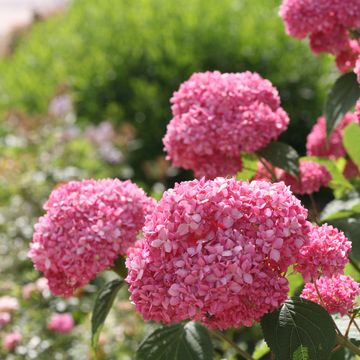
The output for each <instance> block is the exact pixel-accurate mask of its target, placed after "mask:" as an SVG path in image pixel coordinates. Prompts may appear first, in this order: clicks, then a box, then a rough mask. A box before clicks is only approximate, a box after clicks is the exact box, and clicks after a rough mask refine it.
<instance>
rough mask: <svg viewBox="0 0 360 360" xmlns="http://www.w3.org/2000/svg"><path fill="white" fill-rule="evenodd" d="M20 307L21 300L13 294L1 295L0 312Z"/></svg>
mask: <svg viewBox="0 0 360 360" xmlns="http://www.w3.org/2000/svg"><path fill="white" fill-rule="evenodd" d="M18 308H19V302H18V300H17V298H15V297H13V296H1V297H0V312H11V311H15V310H17V309H18Z"/></svg>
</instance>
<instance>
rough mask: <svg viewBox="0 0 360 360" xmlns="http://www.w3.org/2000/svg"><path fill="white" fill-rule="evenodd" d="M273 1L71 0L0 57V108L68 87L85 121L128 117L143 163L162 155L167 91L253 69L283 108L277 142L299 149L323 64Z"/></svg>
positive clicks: (35, 108)
mask: <svg viewBox="0 0 360 360" xmlns="http://www.w3.org/2000/svg"><path fill="white" fill-rule="evenodd" d="M279 3H280V2H279V0H266V1H264V0H223V1H221V2H219V1H217V0H178V1H176V2H175V1H169V0H136V1H131V0H77V1H74V2H73V5H72V6H71V7H70V9H69V11H68V12H67V13H65V14H61V15H58V16H56V17H54V18H51V19H50V20H47V21H45V22H40V23H38V24H36V25H35V26H34V28H33V29H32V31H31V32H30V33H29V34H27V35H25V36H24V37H23V38H22V39H20V40H19V41H18V44H17V48H16V50H15V53H14V54H13V55H12V56H11V57H9V58H7V59H5V60H3V61H1V62H0V74H1V76H0V112H3V113H4V112H5V111H7V110H9V109H11V108H18V109H22V110H25V111H26V112H30V113H39V112H43V111H44V110H45V109H46V107H47V104H48V102H49V100H50V99H51V98H52V96H53V95H54V94H55V93H56V92H57V89H58V88H59V86H68V87H69V88H70V90H71V92H72V94H73V96H74V98H75V102H76V109H77V112H78V115H79V118H80V119H81V121H83V122H100V121H101V120H103V119H108V118H110V119H112V120H113V121H114V122H116V123H122V122H125V121H127V122H131V123H132V124H133V125H134V126H135V128H136V130H137V135H138V138H139V139H140V143H139V146H138V148H137V149H136V150H135V151H134V152H133V153H132V154H131V156H130V163H131V164H132V165H133V166H134V169H135V175H136V178H137V179H141V180H147V181H149V180H150V179H149V177H148V176H147V174H146V173H145V172H144V168H143V162H144V161H145V160H149V159H154V158H156V157H157V156H158V155H161V154H162V143H161V138H162V136H163V134H164V133H165V130H166V124H167V122H168V121H169V120H170V118H171V113H170V105H169V98H170V97H171V94H172V92H173V91H174V90H176V89H177V88H178V86H179V84H180V83H181V82H182V81H184V80H186V79H187V78H188V77H189V76H190V75H191V74H192V73H193V72H195V71H205V70H215V69H216V70H220V71H227V72H241V71H245V70H251V71H257V72H259V73H260V74H261V75H262V76H264V77H265V78H268V79H269V80H271V81H272V82H273V83H274V85H275V86H277V88H278V89H279V92H280V95H281V98H282V103H283V106H284V107H285V109H286V110H287V111H288V112H289V114H290V116H291V125H290V128H289V131H288V132H287V133H286V134H285V135H283V137H282V140H285V141H287V142H290V144H292V145H293V146H295V147H296V148H297V149H299V150H303V148H304V141H305V137H306V134H307V133H308V131H309V129H310V127H311V124H312V123H313V122H314V121H315V120H316V117H317V116H319V115H320V114H321V113H322V108H323V103H324V98H325V93H326V89H327V86H328V84H329V78H328V75H325V74H329V71H330V69H331V65H330V62H329V59H328V58H326V57H323V58H319V57H315V56H314V55H313V54H312V53H311V52H310V50H309V49H308V45H307V43H306V42H305V41H298V40H295V39H292V38H290V37H289V36H287V35H286V34H285V31H284V27H283V23H282V21H281V19H280V17H279V16H278V14H277V12H278V6H279Z"/></svg>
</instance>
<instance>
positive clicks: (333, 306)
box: [300, 275, 360, 315]
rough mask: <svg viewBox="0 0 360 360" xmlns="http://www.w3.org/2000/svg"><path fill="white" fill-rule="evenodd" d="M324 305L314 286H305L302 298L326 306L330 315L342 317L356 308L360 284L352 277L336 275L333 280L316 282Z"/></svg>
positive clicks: (325, 279)
mask: <svg viewBox="0 0 360 360" xmlns="http://www.w3.org/2000/svg"><path fill="white" fill-rule="evenodd" d="M316 286H317V288H318V290H319V293H320V295H321V298H322V300H323V303H322V302H321V301H320V299H319V296H318V294H317V291H316V289H315V286H314V284H312V283H308V284H305V287H304V290H303V291H302V293H301V295H300V296H301V297H302V298H304V299H307V300H311V301H314V302H316V303H318V304H320V305H323V304H324V305H325V308H326V310H327V311H328V312H329V313H337V312H338V313H340V314H342V315H345V314H347V312H348V311H349V310H351V309H353V308H354V307H355V306H356V301H355V298H356V296H360V288H359V284H358V283H357V282H356V281H354V280H353V279H352V278H351V277H350V276H345V275H336V276H333V277H331V278H320V279H318V280H317V281H316Z"/></svg>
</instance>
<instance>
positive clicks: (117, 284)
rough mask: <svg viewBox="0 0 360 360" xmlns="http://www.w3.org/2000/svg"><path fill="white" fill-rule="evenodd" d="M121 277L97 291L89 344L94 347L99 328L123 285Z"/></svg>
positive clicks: (96, 342)
mask: <svg viewBox="0 0 360 360" xmlns="http://www.w3.org/2000/svg"><path fill="white" fill-rule="evenodd" d="M123 283H124V281H123V280H122V279H115V280H112V281H110V282H108V283H107V284H106V285H105V286H104V287H103V288H102V289H101V290H100V291H99V293H98V295H97V297H96V299H95V304H94V309H93V312H92V317H91V345H92V347H93V348H96V346H97V344H98V340H99V335H100V332H101V329H102V327H103V325H104V322H105V319H106V317H107V315H108V313H109V311H110V309H111V307H112V304H113V302H114V300H115V297H116V295H117V293H118V291H119V290H120V288H121V286H122V285H123Z"/></svg>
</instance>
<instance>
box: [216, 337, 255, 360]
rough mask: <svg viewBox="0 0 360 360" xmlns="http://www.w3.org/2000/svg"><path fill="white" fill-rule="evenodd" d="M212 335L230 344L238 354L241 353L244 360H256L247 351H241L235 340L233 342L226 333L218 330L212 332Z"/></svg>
mask: <svg viewBox="0 0 360 360" xmlns="http://www.w3.org/2000/svg"><path fill="white" fill-rule="evenodd" d="M210 334H211V335H213V336H215V337H217V338H218V339H221V340H225V341H226V342H227V343H228V344H230V345H231V346H232V347H233V348H234V349H235V350H236V352H237V353H239V354H240V355H241V356H242V357H243V358H244V359H246V360H254V358H253V357H252V356H251V355H250V354H249V353H247V352H246V351H245V350H243V349H241V348H240V347H239V346H238V344H236V343H235V342H234V341H233V340H231V339H230V338H228V337H227V336H226V335H225V334H224V333H222V332H221V331H217V330H211V331H210Z"/></svg>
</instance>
